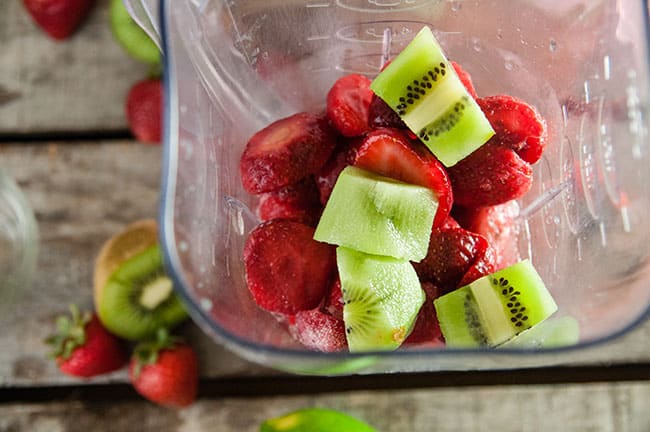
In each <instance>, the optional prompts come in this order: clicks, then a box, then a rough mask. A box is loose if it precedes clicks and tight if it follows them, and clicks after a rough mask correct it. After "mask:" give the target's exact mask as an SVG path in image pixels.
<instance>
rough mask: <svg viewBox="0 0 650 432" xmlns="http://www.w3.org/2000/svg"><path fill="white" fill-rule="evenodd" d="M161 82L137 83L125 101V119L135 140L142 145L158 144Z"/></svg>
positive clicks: (160, 131) (160, 117)
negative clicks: (142, 143)
mask: <svg viewBox="0 0 650 432" xmlns="http://www.w3.org/2000/svg"><path fill="white" fill-rule="evenodd" d="M162 93H163V89H162V82H161V81H160V79H146V80H142V81H138V82H137V83H135V84H134V85H133V87H131V89H130V90H129V94H128V96H127V99H126V118H127V121H128V123H129V128H130V129H131V132H132V133H133V135H135V138H136V139H137V140H138V141H140V142H144V143H150V144H155V143H160V140H161V136H162Z"/></svg>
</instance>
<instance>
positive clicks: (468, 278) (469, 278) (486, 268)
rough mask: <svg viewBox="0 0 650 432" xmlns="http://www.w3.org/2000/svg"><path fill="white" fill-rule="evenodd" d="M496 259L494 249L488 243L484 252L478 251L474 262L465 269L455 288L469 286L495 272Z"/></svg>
mask: <svg viewBox="0 0 650 432" xmlns="http://www.w3.org/2000/svg"><path fill="white" fill-rule="evenodd" d="M496 259H497V258H496V253H495V251H494V248H493V247H492V246H490V244H489V243H488V246H487V247H486V248H485V250H482V251H481V250H479V251H478V252H477V256H476V258H475V260H474V262H473V263H472V265H471V266H470V267H469V268H468V269H467V271H466V272H465V274H464V275H463V278H462V279H461V280H460V282H458V285H457V287H458V288H460V287H462V286H465V285H469V284H471V283H472V282H474V281H475V280H476V279H479V278H482V277H483V276H487V275H489V274H491V273H494V272H495V271H497V268H496V265H495V263H496Z"/></svg>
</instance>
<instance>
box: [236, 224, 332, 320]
mask: <svg viewBox="0 0 650 432" xmlns="http://www.w3.org/2000/svg"><path fill="white" fill-rule="evenodd" d="M313 236H314V229H313V228H312V227H310V226H307V225H305V224H302V223H300V222H296V221H291V220H287V219H274V220H271V221H268V222H264V223H262V224H260V225H258V226H257V227H256V228H255V229H254V230H253V231H252V232H251V233H250V235H249V236H248V238H247V239H246V244H245V246H244V265H245V269H246V282H247V284H248V289H249V290H250V292H251V294H252V295H253V299H254V300H255V302H256V303H257V304H258V305H259V306H260V307H261V308H263V309H266V310H268V311H271V312H279V313H283V314H295V313H296V312H298V311H301V310H307V309H313V308H315V307H317V306H318V305H319V304H320V302H321V300H322V299H323V297H324V296H325V294H327V289H328V287H329V284H330V280H331V276H332V275H333V273H334V271H335V269H336V258H335V249H334V248H333V247H332V246H330V245H328V244H326V243H320V242H317V241H316V240H314V239H313Z"/></svg>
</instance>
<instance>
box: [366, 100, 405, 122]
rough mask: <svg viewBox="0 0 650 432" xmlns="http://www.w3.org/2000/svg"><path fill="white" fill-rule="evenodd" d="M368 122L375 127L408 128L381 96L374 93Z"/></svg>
mask: <svg viewBox="0 0 650 432" xmlns="http://www.w3.org/2000/svg"><path fill="white" fill-rule="evenodd" d="M368 123H369V124H370V126H371V127H373V128H380V127H392V128H397V129H407V127H406V125H405V124H404V122H403V121H402V119H401V118H400V117H399V115H398V114H397V113H396V112H395V111H394V110H393V109H392V108H391V107H390V106H388V104H387V103H386V102H384V101H383V99H381V98H380V97H379V96H377V95H373V96H372V100H371V101H370V107H369V108H368Z"/></svg>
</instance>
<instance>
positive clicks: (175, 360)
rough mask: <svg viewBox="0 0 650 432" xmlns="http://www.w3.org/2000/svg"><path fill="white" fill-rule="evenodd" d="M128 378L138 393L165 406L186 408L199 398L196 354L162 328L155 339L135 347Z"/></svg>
mask: <svg viewBox="0 0 650 432" xmlns="http://www.w3.org/2000/svg"><path fill="white" fill-rule="evenodd" d="M129 377H130V379H131V384H133V387H134V388H135V390H136V391H137V392H138V393H139V394H140V395H142V396H143V397H145V398H146V399H148V400H150V401H152V402H154V403H157V404H159V405H162V406H166V407H175V408H182V407H186V406H188V405H190V404H191V403H192V402H193V401H194V399H196V393H197V387H198V361H197V357H196V353H195V352H194V350H193V349H192V347H190V346H189V345H187V344H186V343H183V342H181V341H180V340H179V339H178V338H175V337H173V336H171V335H169V333H168V331H167V329H165V328H161V329H159V330H158V332H157V334H156V338H155V339H153V340H148V341H143V342H141V343H140V344H138V345H137V346H136V347H135V350H134V352H133V355H132V357H131V363H130V365H129Z"/></svg>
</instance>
